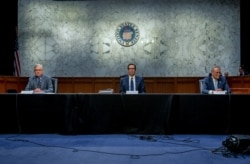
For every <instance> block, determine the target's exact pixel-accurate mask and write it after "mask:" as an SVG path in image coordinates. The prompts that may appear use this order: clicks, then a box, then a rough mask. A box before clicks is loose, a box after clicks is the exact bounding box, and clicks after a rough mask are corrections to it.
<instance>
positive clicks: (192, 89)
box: [176, 77, 199, 93]
mask: <svg viewBox="0 0 250 164" xmlns="http://www.w3.org/2000/svg"><path fill="white" fill-rule="evenodd" d="M176 88H177V90H176V92H177V93H197V92H199V79H198V78H194V77H193V78H190V77H179V78H177V87H176Z"/></svg>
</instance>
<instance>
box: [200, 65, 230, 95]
mask: <svg viewBox="0 0 250 164" xmlns="http://www.w3.org/2000/svg"><path fill="white" fill-rule="evenodd" d="M214 91H226V93H230V92H231V90H230V87H229V85H228V82H227V79H226V78H225V77H224V76H222V74H221V69H220V67H219V66H214V67H213V68H212V70H211V73H210V74H209V75H208V77H205V78H204V80H203V84H202V93H203V94H213V93H214Z"/></svg>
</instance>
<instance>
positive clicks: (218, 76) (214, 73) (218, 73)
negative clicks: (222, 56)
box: [212, 68, 221, 79]
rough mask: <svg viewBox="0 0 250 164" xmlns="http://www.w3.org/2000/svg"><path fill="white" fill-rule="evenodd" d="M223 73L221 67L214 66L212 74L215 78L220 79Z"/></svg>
mask: <svg viewBox="0 0 250 164" xmlns="http://www.w3.org/2000/svg"><path fill="white" fill-rule="evenodd" d="M220 75H221V72H220V69H219V68H214V69H213V71H212V76H213V78H215V79H219V78H220Z"/></svg>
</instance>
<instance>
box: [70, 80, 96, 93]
mask: <svg viewBox="0 0 250 164" xmlns="http://www.w3.org/2000/svg"><path fill="white" fill-rule="evenodd" d="M73 85H74V89H73V92H74V93H93V92H94V89H93V79H91V78H74V79H73Z"/></svg>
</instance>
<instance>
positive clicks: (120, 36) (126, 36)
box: [115, 22, 140, 47]
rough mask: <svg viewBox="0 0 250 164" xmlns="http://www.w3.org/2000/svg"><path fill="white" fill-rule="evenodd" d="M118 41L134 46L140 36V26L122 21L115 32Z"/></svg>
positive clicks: (121, 43)
mask: <svg viewBox="0 0 250 164" xmlns="http://www.w3.org/2000/svg"><path fill="white" fill-rule="evenodd" d="M115 37H116V40H117V42H118V43H119V44H120V45H122V46H126V47H129V46H133V45H134V44H135V43H136V42H137V41H138V40H139V37H140V32H139V29H138V27H137V26H136V25H135V24H134V23H131V22H124V23H121V24H120V25H119V26H118V27H117V29H116V32H115Z"/></svg>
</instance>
